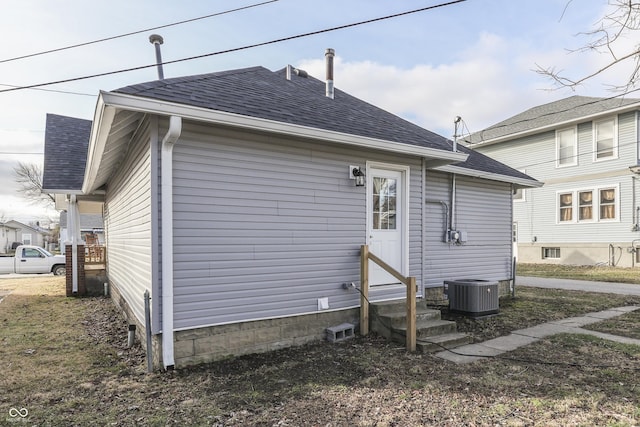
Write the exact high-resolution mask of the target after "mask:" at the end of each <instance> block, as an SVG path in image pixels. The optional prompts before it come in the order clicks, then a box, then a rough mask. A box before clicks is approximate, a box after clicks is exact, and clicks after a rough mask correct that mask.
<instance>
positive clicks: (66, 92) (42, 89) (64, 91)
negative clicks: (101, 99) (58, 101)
mask: <svg viewBox="0 0 640 427" xmlns="http://www.w3.org/2000/svg"><path fill="white" fill-rule="evenodd" d="M0 86H7V87H13V88H18V89H19V88H21V86H16V85H8V84H4V83H0ZM30 89H31V90H41V91H44V92H55V93H64V94H67V95H82V96H92V97H96V96H97V95H96V94H92V93H83V92H72V91H68V90H60V89H44V88H41V87H33V88H30Z"/></svg>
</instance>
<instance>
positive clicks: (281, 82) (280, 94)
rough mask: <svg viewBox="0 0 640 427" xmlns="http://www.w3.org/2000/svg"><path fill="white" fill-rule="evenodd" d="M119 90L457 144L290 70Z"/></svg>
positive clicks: (435, 144) (481, 159)
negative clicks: (331, 95) (288, 75)
mask: <svg viewBox="0 0 640 427" xmlns="http://www.w3.org/2000/svg"><path fill="white" fill-rule="evenodd" d="M114 92H116V93H124V94H129V95H135V96H139V97H146V98H152V99H158V100H163V101H168V102H174V103H178V104H186V105H191V106H196V107H202V108H207V109H211V110H217V111H224V112H228V113H233V114H239V115H244V116H249V117H257V118H262V119H267V120H273V121H277V122H284V123H290V124H295V125H301V126H307V127H312V128H318V129H323V130H329V131H335V132H341V133H345V134H351V135H357V136H364V137H370V138H377V139H381V140H385V141H395V142H398V143H403V144H410V145H416V146H421V147H428V148H434V149H440V150H445V151H451V150H452V145H453V143H452V142H451V141H450V140H448V139H447V138H445V137H443V136H440V135H438V134H435V133H433V132H431V131H429V130H427V129H424V128H421V127H420V126H417V125H415V124H414V123H411V122H409V121H407V120H404V119H402V118H400V117H398V116H396V115H394V114H391V113H389V112H387V111H385V110H382V109H380V108H378V107H376V106H374V105H371V104H369V103H367V102H365V101H363V100H361V99H359V98H356V97H354V96H351V95H349V94H348V93H346V92H342V91H341V90H339V89H335V96H334V99H330V98H328V97H326V96H325V83H324V82H322V81H320V80H318V79H315V78H313V77H311V76H309V77H306V78H305V77H300V76H298V75H296V74H295V73H292V76H291V80H287V79H286V69H282V70H279V71H275V72H273V71H270V70H268V69H266V68H264V67H252V68H245V69H239V70H229V71H223V72H217V73H210V74H202V75H195V76H186V77H178V78H172V79H165V80H155V81H150V82H146V83H141V84H136V85H132V86H127V87H123V88H120V89H117V90H115V91H114ZM459 150H460V151H463V152H465V153H468V154H469V158H468V159H467V161H466V162H464V163H460V164H458V165H457V166H461V167H464V168H467V169H473V170H476V171H482V172H490V173H495V174H501V175H505V176H509V177H516V178H524V179H529V180H533V179H532V178H531V177H529V176H527V175H525V174H523V173H521V172H518V171H517V170H515V169H511V168H510V167H508V166H506V165H503V164H502V163H499V162H497V161H495V160H493V159H491V158H489V157H487V156H484V155H482V154H480V153H477V152H475V151H472V150H468V149H465V148H464V147H461V146H459Z"/></svg>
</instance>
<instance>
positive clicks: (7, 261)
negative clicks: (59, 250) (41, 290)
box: [0, 245, 66, 276]
mask: <svg viewBox="0 0 640 427" xmlns="http://www.w3.org/2000/svg"><path fill="white" fill-rule="evenodd" d="M9 273H20V274H25V273H53V274H55V275H56V276H63V275H65V274H66V267H65V258H64V255H53V254H51V253H49V252H47V251H45V250H44V249H42V248H40V247H38V246H31V245H22V246H18V247H17V248H16V254H15V256H3V255H0V274H9Z"/></svg>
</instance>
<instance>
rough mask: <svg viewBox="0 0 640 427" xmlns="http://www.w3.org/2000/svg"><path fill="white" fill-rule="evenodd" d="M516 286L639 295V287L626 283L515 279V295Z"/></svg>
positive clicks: (521, 277)
mask: <svg viewBox="0 0 640 427" xmlns="http://www.w3.org/2000/svg"><path fill="white" fill-rule="evenodd" d="M518 286H532V287H535V288H551V289H567V290H570V291H587V292H603V293H610V294H622V295H640V285H632V284H628V283H611V282H590V281H588V280H570V279H552V278H549V277H525V276H517V277H516V295H517V294H518Z"/></svg>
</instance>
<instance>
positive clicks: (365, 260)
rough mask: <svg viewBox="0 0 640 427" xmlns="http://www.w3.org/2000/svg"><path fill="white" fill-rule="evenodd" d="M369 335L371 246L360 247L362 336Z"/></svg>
mask: <svg viewBox="0 0 640 427" xmlns="http://www.w3.org/2000/svg"><path fill="white" fill-rule="evenodd" d="M368 334H369V246H367V245H362V246H360V335H362V336H365V335H368Z"/></svg>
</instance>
